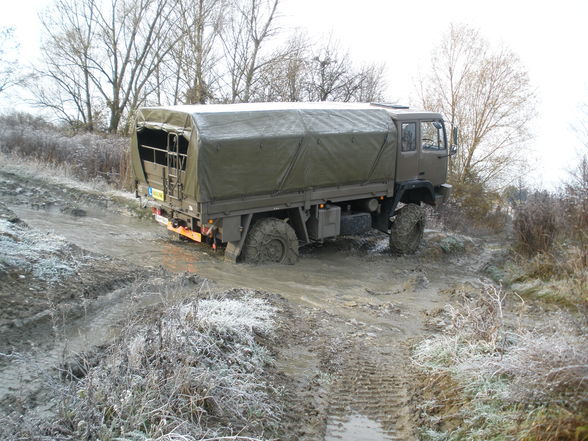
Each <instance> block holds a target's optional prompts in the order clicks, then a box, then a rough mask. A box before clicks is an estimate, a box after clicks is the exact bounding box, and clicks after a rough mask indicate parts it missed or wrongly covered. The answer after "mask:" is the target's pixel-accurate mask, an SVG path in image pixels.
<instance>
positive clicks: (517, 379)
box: [414, 287, 588, 441]
mask: <svg viewBox="0 0 588 441" xmlns="http://www.w3.org/2000/svg"><path fill="white" fill-rule="evenodd" d="M460 295H461V297H460V299H459V305H458V306H447V307H446V308H445V310H444V314H445V317H446V320H445V321H446V322H447V323H448V324H447V326H446V328H445V329H444V332H443V334H441V335H437V336H435V337H432V338H429V339H426V340H424V341H423V342H421V343H420V344H418V345H417V346H416V347H415V349H414V362H415V364H416V365H417V366H419V367H420V368H421V369H422V372H423V375H424V376H426V377H428V378H429V383H430V382H431V381H434V382H435V383H437V387H438V388H437V389H436V390H435V392H434V393H430V396H429V397H428V398H427V400H426V401H425V402H424V403H423V404H422V405H421V406H420V411H421V415H422V417H423V431H422V437H423V439H428V440H452V439H460V440H510V439H512V440H515V439H516V440H519V439H527V440H545V441H556V440H564V439H565V440H585V439H587V438H586V436H587V434H588V432H587V431H586V421H587V420H586V416H587V409H588V392H586V391H587V390H588V388H587V387H586V385H587V382H588V353H587V352H586V347H588V338H587V337H586V334H585V331H584V327H583V326H572V325H571V322H569V323H570V326H566V325H565V324H566V323H567V322H568V321H567V320H568V319H561V317H560V318H559V319H558V322H557V323H555V322H554V323H553V327H552V328H553V329H555V330H547V329H541V330H539V331H538V330H529V329H525V328H523V327H518V328H515V329H512V328H508V327H507V326H506V325H505V320H504V317H505V313H504V311H505V308H506V307H507V306H508V305H507V302H513V301H515V302H517V303H520V302H521V300H520V298H517V297H508V296H506V295H505V294H504V293H503V292H502V291H500V290H498V289H496V288H493V287H486V288H485V289H483V290H481V291H479V292H470V293H463V292H462V293H460ZM509 309H512V308H509ZM431 378H432V379H434V380H430V379H431ZM428 388H431V385H430V384H429V385H428ZM572 435H573V436H572Z"/></svg>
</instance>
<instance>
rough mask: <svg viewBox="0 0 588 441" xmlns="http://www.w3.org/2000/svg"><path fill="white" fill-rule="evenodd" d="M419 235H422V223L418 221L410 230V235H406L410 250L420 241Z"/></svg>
mask: <svg viewBox="0 0 588 441" xmlns="http://www.w3.org/2000/svg"><path fill="white" fill-rule="evenodd" d="M421 235H422V222H421V221H419V222H416V223H415V224H414V225H413V227H412V229H411V230H410V233H408V237H409V241H410V245H411V248H412V247H414V246H415V244H417V243H418V242H419V241H420V239H421Z"/></svg>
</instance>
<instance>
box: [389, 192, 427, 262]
mask: <svg viewBox="0 0 588 441" xmlns="http://www.w3.org/2000/svg"><path fill="white" fill-rule="evenodd" d="M424 231H425V211H424V210H423V209H422V207H420V206H419V205H416V204H408V205H405V206H404V207H402V208H401V209H400V212H399V213H398V214H397V215H396V219H395V220H394V222H393V223H392V228H391V229H390V250H391V251H392V253H394V254H413V253H415V252H416V250H417V248H418V247H419V245H420V243H421V239H422V238H423V232H424Z"/></svg>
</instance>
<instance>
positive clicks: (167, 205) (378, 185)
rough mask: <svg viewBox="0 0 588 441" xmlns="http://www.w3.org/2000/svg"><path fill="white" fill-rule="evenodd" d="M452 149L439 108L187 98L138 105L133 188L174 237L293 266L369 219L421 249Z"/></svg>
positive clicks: (407, 246)
mask: <svg viewBox="0 0 588 441" xmlns="http://www.w3.org/2000/svg"><path fill="white" fill-rule="evenodd" d="M456 136H457V134H455V135H454V137H453V139H454V140H455V139H456ZM455 148H456V147H453V148H451V149H448V144H447V133H446V130H445V124H444V122H443V118H442V117H441V115H440V114H438V113H431V112H423V111H414V110H411V109H409V108H408V107H405V106H395V105H387V104H349V103H326V102H325V103H256V104H224V105H223V104H219V105H188V106H172V107H145V108H141V109H139V111H138V113H137V118H136V130H134V134H133V136H132V140H131V159H132V169H133V173H134V177H135V187H136V195H137V197H140V198H144V199H145V200H147V201H148V203H149V204H150V205H151V206H152V211H153V214H154V217H155V220H157V221H158V222H160V223H162V224H163V225H164V226H165V227H166V228H167V229H168V230H169V231H170V232H171V233H172V234H173V235H177V236H178V237H184V238H189V239H191V240H193V241H196V242H206V243H209V244H210V245H211V246H212V247H213V248H215V249H216V248H218V247H225V258H226V259H227V260H230V261H233V262H237V260H239V261H241V260H243V261H246V262H252V263H259V262H279V263H288V264H292V263H294V262H295V261H296V260H297V258H298V250H299V248H300V247H301V246H305V245H307V244H312V243H317V242H319V243H320V242H323V241H325V240H326V239H330V238H335V237H337V236H340V235H350V234H359V233H362V232H366V231H368V230H370V229H372V228H375V229H378V230H380V231H383V232H385V233H387V234H389V235H390V248H391V250H392V252H394V253H413V252H415V251H416V249H417V247H418V246H419V243H420V241H421V238H422V236H423V230H424V226H425V215H424V211H423V208H422V205H423V204H429V205H432V206H438V205H439V204H441V203H443V202H444V201H445V200H446V199H447V198H448V197H449V195H450V192H451V186H450V185H448V184H446V183H445V181H446V177H447V162H448V157H449V156H451V155H452V154H453V153H455Z"/></svg>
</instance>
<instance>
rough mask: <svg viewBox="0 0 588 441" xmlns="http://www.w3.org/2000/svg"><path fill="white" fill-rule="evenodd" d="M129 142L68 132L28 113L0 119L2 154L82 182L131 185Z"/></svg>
mask: <svg viewBox="0 0 588 441" xmlns="http://www.w3.org/2000/svg"><path fill="white" fill-rule="evenodd" d="M128 149H129V139H128V138H124V137H120V136H112V135H106V134H95V133H78V134H72V133H68V132H66V131H64V130H61V129H60V128H58V127H56V126H54V125H52V124H49V123H48V122H46V121H45V120H43V119H42V118H39V117H35V116H32V115H28V114H18V113H17V114H10V115H2V116H0V152H1V153H4V154H6V155H11V156H16V157H21V158H27V159H30V160H33V161H36V162H40V163H43V164H46V165H50V166H55V167H60V168H62V169H64V170H66V172H67V173H68V174H69V175H71V176H72V177H74V178H75V179H78V180H81V181H86V182H87V181H95V180H100V181H103V182H105V183H107V184H109V185H111V186H114V187H115V188H119V189H124V188H129V186H130V179H131V178H130V163H129V151H128Z"/></svg>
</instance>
